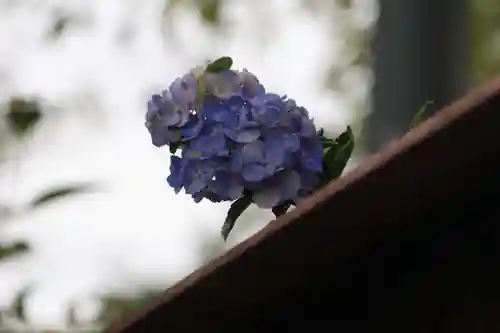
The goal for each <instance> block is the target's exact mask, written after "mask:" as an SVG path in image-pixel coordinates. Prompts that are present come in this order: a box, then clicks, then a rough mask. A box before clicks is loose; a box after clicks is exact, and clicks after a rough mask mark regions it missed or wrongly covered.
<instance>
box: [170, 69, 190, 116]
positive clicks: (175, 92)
mask: <svg viewBox="0 0 500 333" xmlns="http://www.w3.org/2000/svg"><path fill="white" fill-rule="evenodd" d="M196 84H197V82H196V77H195V75H194V74H193V73H188V74H186V75H184V76H183V77H179V78H177V79H175V80H174V81H173V82H172V84H171V85H170V87H169V91H170V94H171V95H172V100H173V101H174V102H175V104H177V105H178V106H179V107H180V108H181V109H184V110H189V109H191V108H192V106H193V103H194V102H195V100H196V93H197V87H196Z"/></svg>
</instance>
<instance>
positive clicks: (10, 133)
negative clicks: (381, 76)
mask: <svg viewBox="0 0 500 333" xmlns="http://www.w3.org/2000/svg"><path fill="white" fill-rule="evenodd" d="M228 1H232V0H170V1H166V3H165V4H164V12H163V13H164V21H163V27H162V29H163V32H164V33H165V40H166V43H168V45H170V46H172V47H180V46H179V45H180V44H179V42H182V41H179V39H178V38H176V28H177V26H176V24H175V20H176V17H175V14H176V13H177V11H178V10H188V11H195V12H196V13H198V14H199V15H198V17H199V21H200V23H201V24H202V25H203V26H204V29H206V30H207V31H208V32H207V34H208V35H209V36H224V35H227V34H230V33H231V24H232V21H231V18H230V17H227V16H225V10H224V9H225V7H226V6H227V2H228ZM394 1H396V0H394ZM388 2H390V1H388ZM8 3H9V2H8V1H5V2H4V3H0V5H3V6H5V8H7V6H8ZM467 4H468V5H469V7H468V10H467V11H466V14H464V15H467V18H466V20H465V21H466V22H470V25H469V26H468V27H467V29H469V31H470V44H469V45H470V60H468V61H469V62H470V64H469V65H470V66H469V67H468V68H467V69H466V70H467V73H466V75H467V76H468V77H470V79H469V80H470V81H469V82H467V86H471V85H476V84H478V83H480V82H483V81H484V80H486V79H487V78H490V77H492V76H493V75H495V74H497V73H498V72H499V71H500V3H499V2H498V1H495V0H470V1H469V2H468V3H467ZM377 5H378V2H376V1H362V0H360V1H354V0H337V1H329V0H302V1H301V2H300V6H301V7H300V8H301V9H300V10H301V11H302V12H303V15H304V16H306V15H315V16H318V17H319V16H320V15H322V16H327V17H328V21H329V22H330V24H329V25H327V27H328V29H331V34H332V36H335V35H338V33H339V32H340V33H341V34H340V35H341V36H342V38H341V39H342V40H340V41H339V40H333V39H332V40H331V44H330V45H325V50H324V52H325V54H326V55H327V56H326V57H325V58H326V59H328V58H330V60H329V64H328V65H329V70H327V71H326V72H325V73H324V75H323V77H324V88H325V89H327V90H328V91H330V92H331V93H332V94H335V95H336V96H341V97H342V98H343V99H345V101H346V105H347V107H348V109H349V111H350V112H352V113H353V114H354V115H355V116H354V117H353V118H354V124H353V127H354V129H355V132H356V134H357V135H358V142H363V139H365V138H366V137H365V136H364V133H365V132H364V131H363V126H365V125H364V119H365V117H366V116H367V115H368V114H369V113H370V111H371V105H372V104H371V102H372V101H371V99H370V90H371V88H372V83H373V82H372V81H373V74H372V72H371V69H372V65H373V62H374V58H375V57H376V56H377V55H376V54H373V52H372V51H373V49H372V39H373V36H374V33H375V31H376V30H375V28H376V27H374V26H373V25H372V24H371V20H370V19H367V18H366V17H364V16H363V15H362V14H360V13H362V12H363V11H360V8H362V7H364V6H373V7H377ZM266 8H267V7H266V5H265V2H260V3H259V5H257V6H253V7H251V9H249V10H252V11H254V12H253V13H250V14H249V15H261V16H263V17H265V16H271V17H270V18H269V20H270V21H272V20H273V18H272V15H279V13H273V12H271V11H267V12H266ZM52 17H53V23H52V25H51V27H52V28H51V29H49V31H47V33H46V40H47V42H48V43H50V42H55V41H57V40H58V39H60V38H62V36H64V34H65V33H66V32H67V31H69V30H71V29H74V28H76V27H85V25H86V24H87V23H88V18H85V17H82V16H81V15H78V14H76V13H71V12H65V11H62V12H55V13H53V15H52ZM131 21H133V20H129V21H127V22H126V23H125V24H124V28H123V29H122V30H121V32H120V41H121V42H123V43H126V41H127V40H128V39H130V38H133V36H134V29H133V23H132V22H131ZM268 31H269V29H266V28H265V27H264V28H263V29H261V30H260V31H257V32H255V33H259V34H262V38H261V41H262V47H266V45H267V44H266V41H267V35H268V34H269V32H268ZM181 44H182V43H181ZM339 44H341V45H342V47H341V48H340V50H341V51H340V52H338V51H335V50H338V49H339V47H338V46H339ZM179 50H180V52H181V54H184V55H185V56H186V57H188V58H189V59H192V60H193V62H194V61H197V62H201V61H203V60H205V59H210V58H211V57H213V56H214V54H212V53H213V52H214V51H213V50H212V49H209V48H208V49H207V50H206V51H205V52H199V53H195V52H194V51H192V52H191V51H190V50H188V49H185V48H182V47H180V49H179ZM334 52H335V54H333V53H334ZM401 54H404V52H403V50H402V51H401ZM329 55H330V56H329ZM0 74H1V73H0ZM424 102H425V100H423V101H422V104H423V103H424ZM42 104H43V103H42V102H40V99H38V98H33V97H31V96H17V95H16V96H12V97H11V98H10V100H9V101H8V102H6V103H4V105H2V106H1V107H0V115H1V119H0V163H7V162H12V161H15V162H16V163H22V162H23V158H22V154H19V150H20V149H22V148H21V147H22V142H23V141H24V140H26V139H27V138H29V137H30V136H32V135H36V131H37V126H38V124H39V123H40V122H42V121H45V117H44V113H45V112H47V109H50V106H48V105H42ZM416 111H417V109H415V110H405V112H408V113H409V114H411V113H412V112H416ZM382 121H387V122H388V121H390V119H383V120H382ZM326 131H327V132H331V133H332V134H333V132H335V129H333V128H326ZM361 134H363V137H360V135H361ZM365 144H366V142H365ZM18 176H19V177H22V175H18ZM95 190H96V187H95V184H94V183H90V184H88V183H83V184H82V183H78V184H69V185H68V184H62V185H61V184H54V185H53V186H51V187H50V188H48V189H45V190H43V191H42V192H41V193H38V194H35V195H34V197H33V200H32V201H31V202H30V203H29V204H28V205H27V206H26V207H23V208H22V209H19V208H18V207H16V208H13V207H10V206H9V205H8V204H6V203H5V204H3V203H2V202H0V222H1V223H2V225H5V224H6V223H13V221H14V220H15V217H16V216H18V215H19V214H26V213H28V212H30V211H32V210H36V209H38V208H39V207H43V206H44V205H47V204H52V203H54V204H57V200H59V199H63V198H65V197H68V200H69V199H71V200H78V194H80V193H86V192H89V191H95ZM252 220H253V219H252V216H251V214H250V215H249V216H246V217H244V218H243V219H242V221H241V222H240V224H242V225H246V227H242V228H241V229H240V230H235V232H236V233H238V232H239V233H244V232H245V230H247V229H245V228H250V226H248V225H249V224H251V221H252ZM227 247H228V245H227V244H224V243H222V242H221V241H220V240H219V239H214V238H213V237H207V238H206V241H205V242H204V243H203V244H200V247H199V252H200V254H199V257H200V261H199V262H200V265H201V264H203V263H205V262H207V261H208V260H211V259H212V258H214V257H216V256H219V255H220V254H222V253H223V252H224V251H225V250H226V249H227ZM29 248H30V244H29V243H28V242H26V240H22V239H20V240H14V241H12V240H8V241H4V239H3V237H2V231H1V229H0V261H4V262H7V261H9V260H16V256H20V255H23V253H25V252H26V251H29ZM171 282H172V281H166V282H165V286H163V287H162V290H163V288H165V287H166V285H167V284H169V283H171ZM145 289H146V290H144V291H141V292H139V293H135V294H131V295H124V294H109V295H103V296H102V309H101V314H100V316H99V318H98V319H97V322H96V323H95V324H96V325H97V327H102V325H107V324H108V323H109V322H111V321H113V320H115V319H116V318H119V317H120V316H123V315H124V314H125V313H128V312H130V311H132V310H134V309H136V308H138V307H141V306H143V305H144V304H145V302H147V301H148V300H150V299H152V298H154V297H157V296H158V295H159V294H160V293H161V291H162V290H155V289H153V290H150V288H145ZM29 291H30V289H29V286H27V288H26V289H25V290H24V291H23V292H22V293H20V294H19V296H18V297H17V298H16V300H15V301H14V302H13V304H12V305H11V306H10V307H9V308H8V309H4V311H2V312H1V313H0V328H2V327H3V328H2V331H4V332H11V331H12V332H14V331H19V330H22V329H26V327H27V326H26V325H28V324H27V323H25V324H23V321H24V319H25V318H24V317H25V311H24V305H23V304H24V301H25V299H26V297H29ZM73 311H74V309H68V324H69V327H70V328H69V329H68V331H77V330H78V329H79V327H80V326H79V323H78V322H77V320H76V319H75V318H74V314H73ZM23 325H24V326H23ZM96 331H99V330H98V329H96Z"/></svg>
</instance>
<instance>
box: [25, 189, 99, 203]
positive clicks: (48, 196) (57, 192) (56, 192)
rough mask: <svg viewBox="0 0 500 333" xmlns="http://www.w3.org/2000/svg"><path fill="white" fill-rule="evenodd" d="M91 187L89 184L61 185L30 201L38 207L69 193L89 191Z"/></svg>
mask: <svg viewBox="0 0 500 333" xmlns="http://www.w3.org/2000/svg"><path fill="white" fill-rule="evenodd" d="M92 189H93V186H92V185H91V184H80V185H68V186H61V187H59V188H56V189H52V190H49V191H47V192H45V193H42V194H41V195H38V196H37V197H36V198H35V199H34V200H33V201H32V202H31V206H32V207H39V206H42V205H45V204H47V203H49V202H52V201H54V200H57V199H62V198H64V197H67V196H69V195H75V194H81V193H86V192H90V191H91V190H92Z"/></svg>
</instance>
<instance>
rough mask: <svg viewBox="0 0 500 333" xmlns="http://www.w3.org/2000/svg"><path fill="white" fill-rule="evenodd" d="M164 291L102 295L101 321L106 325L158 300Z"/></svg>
mask: <svg viewBox="0 0 500 333" xmlns="http://www.w3.org/2000/svg"><path fill="white" fill-rule="evenodd" d="M162 293H163V291H157V290H153V291H144V292H142V293H140V295H139V296H123V295H107V296H104V297H102V312H101V315H100V317H99V321H100V322H101V323H103V325H104V326H107V325H109V324H110V323H112V322H113V321H115V320H118V319H120V318H123V317H124V316H126V315H128V314H130V313H132V312H134V311H135V310H137V309H139V308H141V307H143V306H145V305H147V304H150V303H151V302H153V301H154V300H156V299H157V298H158V297H159V296H160V295H161V294H162Z"/></svg>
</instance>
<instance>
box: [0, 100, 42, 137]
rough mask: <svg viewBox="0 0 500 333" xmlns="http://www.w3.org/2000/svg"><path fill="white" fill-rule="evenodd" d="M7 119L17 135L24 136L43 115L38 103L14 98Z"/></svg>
mask: <svg viewBox="0 0 500 333" xmlns="http://www.w3.org/2000/svg"><path fill="white" fill-rule="evenodd" d="M6 117H7V121H8V122H9V125H10V127H11V128H12V129H13V130H14V131H15V132H16V134H18V135H22V134H24V133H26V132H27V131H28V130H30V129H31V128H33V126H34V125H35V124H36V123H37V122H38V121H39V120H40V118H41V117H42V113H41V111H40V106H39V104H38V103H37V102H36V101H27V100H24V99H19V98H12V99H11V100H10V102H9V111H8V113H7V115H6Z"/></svg>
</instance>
